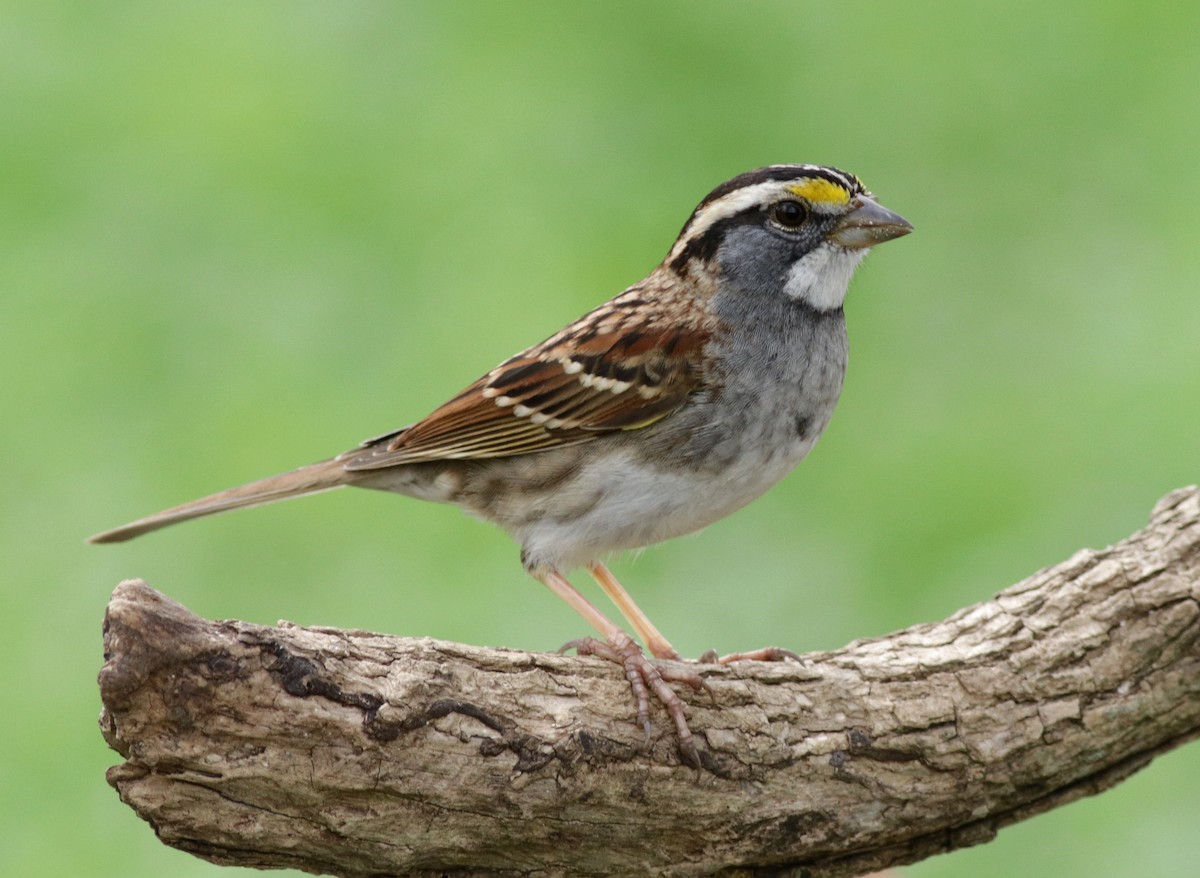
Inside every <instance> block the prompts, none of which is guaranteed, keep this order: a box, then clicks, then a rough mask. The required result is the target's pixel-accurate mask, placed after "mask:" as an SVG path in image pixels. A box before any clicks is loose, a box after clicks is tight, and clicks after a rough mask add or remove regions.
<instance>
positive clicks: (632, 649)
mask: <svg viewBox="0 0 1200 878" xmlns="http://www.w3.org/2000/svg"><path fill="white" fill-rule="evenodd" d="M568 649H574V650H575V651H576V652H577V653H578V654H579V655H594V656H599V657H600V658H604V659H608V660H609V661H610V662H615V663H616V664H618V665H620V666H621V667H622V668H623V669H624V671H625V679H626V680H628V681H629V686H630V688H631V689H633V697H634V699H635V700H636V702H637V722H638V725H640V726H641V727H642V730H643V731H644V732H645V734H646V738H647V740H648V739H649V737H650V693H651V692H653V693H654V697H655V698H657V699H658V701H659V703H660V704H662V706H663V707H664V708H665V709H666V711H667V714H668V715H669V716H670V717H671V719H672V720H673V721H674V723H675V731H676V735H677V737H678V739H679V752H680V754H681V755H682V756H683V759H684V761H685V762H687V763H688V764H689V765H691V766H692V767H694V768H699V767H700V754H699V753H698V752H697V750H696V742H695V740H694V739H693V737H692V730H691V729H689V728H688V724H687V715H686V714H685V713H684V705H683V699H681V698H680V697H679V696H678V695H677V694H676V692H675V690H674V689H672V688H671V687H670V686H668V685H667V683H668V682H670V683H686V684H687V685H688V686H691V687H692V689H694V690H695V691H697V692H700V691H708V692H709V693H710V694H711V691H712V690H711V689H709V686H708V684H707V683H706V682H704V679H703V678H702V677H700V675H699V674H695V673H692V672H690V671H686V672H684V671H672V670H668V669H666V668H661V667H659V666H658V665H657V664H655V662H654V661H652V660H651V659H649V658H647V657H646V654H645V653H643V652H642V650H641V647H639V646H638V645H637V644H636V643H634V641H633V638H631V637H629V636H628V635H621V636H619V637H614V638H613V639H612V640H609V641H604V640H597V639H596V638H594V637H583V638H580V639H579V640H572V641H570V642H569V643H565V644H563V646H562V647H561V649H560V650H559V652H563V651H566V650H568Z"/></svg>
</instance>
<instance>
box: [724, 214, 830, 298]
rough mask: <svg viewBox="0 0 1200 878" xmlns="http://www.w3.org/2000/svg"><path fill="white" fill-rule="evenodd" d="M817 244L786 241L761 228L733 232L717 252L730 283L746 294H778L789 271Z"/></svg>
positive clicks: (802, 241)
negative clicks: (797, 260)
mask: <svg viewBox="0 0 1200 878" xmlns="http://www.w3.org/2000/svg"><path fill="white" fill-rule="evenodd" d="M815 244H816V241H815V240H814V241H807V240H806V238H803V237H802V238H784V237H782V236H781V235H778V234H774V233H772V232H770V231H769V230H767V229H765V228H763V227H762V226H757V225H747V226H738V227H735V228H732V229H730V230H729V232H728V233H727V234H726V235H725V239H724V240H723V241H722V242H721V246H720V249H718V250H717V262H718V264H720V266H721V269H722V271H723V273H724V276H725V279H726V281H727V282H728V283H729V284H731V285H732V286H733V287H735V288H736V289H738V290H740V291H742V292H754V293H767V294H774V293H775V292H778V291H780V290H782V289H783V284H784V283H785V282H786V280H787V275H788V270H789V269H790V268H791V266H792V264H793V263H794V262H795V261H796V259H798V258H799V257H800V256H801V255H802V254H803V253H805V252H807V251H808V250H809V249H811V248H812V247H813V246H815Z"/></svg>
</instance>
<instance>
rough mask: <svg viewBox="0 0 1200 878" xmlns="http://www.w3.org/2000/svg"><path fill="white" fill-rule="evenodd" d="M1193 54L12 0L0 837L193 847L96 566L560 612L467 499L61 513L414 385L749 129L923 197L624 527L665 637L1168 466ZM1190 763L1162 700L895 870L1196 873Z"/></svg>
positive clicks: (629, 574) (176, 866)
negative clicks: (155, 783)
mask: <svg viewBox="0 0 1200 878" xmlns="http://www.w3.org/2000/svg"><path fill="white" fill-rule="evenodd" d="M1198 85H1200V6H1191V5H1190V4H1182V5H1181V4H1170V5H1168V4H1161V5H1138V6H1136V7H1135V6H1133V5H1130V4H1126V3H1087V4H1078V5H1076V6H1072V5H1070V4H1066V5H1064V4H1053V5H1051V4H1046V3H1045V2H1026V3H1016V4H1008V5H1006V6H1005V7H1004V8H1003V9H999V8H996V9H993V8H990V7H988V6H985V5H983V4H978V5H970V4H963V3H957V2H955V3H941V4H933V3H919V2H918V3H908V4H868V3H848V4H847V3H839V4H834V3H820V4H815V3H798V2H788V3H783V2H774V3H757V4H733V3H725V2H687V3H684V2H671V3H654V4H645V3H608V4H604V5H600V4H595V5H587V6H584V5H578V6H575V5H571V4H566V3H520V4H505V5H502V4H483V3H480V4H453V3H428V4H400V3H378V2H376V3H354V4H334V3H316V2H303V3H281V2H260V3H252V4H234V3H195V2H179V3H171V4H162V3H148V2H126V3H122V4H91V3H73V4H72V3H57V2H37V3H31V2H27V3H24V4H20V3H18V4H8V5H7V6H6V9H5V11H4V12H2V13H0V113H2V115H3V118H4V120H5V125H4V128H5V131H4V136H3V137H2V138H0V179H2V180H3V195H2V196H0V228H2V231H3V257H2V258H0V288H2V290H3V298H2V300H0V302H2V304H0V307H2V309H3V310H2V315H0V316H2V319H0V357H3V367H4V375H5V376H6V380H5V381H4V383H3V389H2V390H0V394H3V411H4V412H5V426H4V429H3V431H0V452H2V453H3V456H4V460H5V461H6V465H7V470H6V475H5V479H4V481H5V483H6V485H5V489H4V492H3V500H2V503H0V524H2V526H0V556H2V557H3V558H4V567H5V577H4V582H3V585H2V588H3V602H4V603H3V613H4V618H5V622H6V626H5V627H6V635H5V638H4V650H5V664H6V666H7V667H8V668H9V672H8V678H7V682H6V684H5V686H4V689H3V691H4V697H5V700H6V710H5V713H6V719H5V722H4V724H3V727H2V731H0V736H3V749H4V754H5V755H4V758H3V760H0V789H2V790H3V792H2V793H0V796H2V801H0V807H2V809H3V814H2V815H0V816H2V818H3V819H0V863H2V864H3V867H4V868H3V871H4V873H5V874H8V875H34V874H46V875H50V874H53V875H122V876H131V875H138V876H141V875H146V876H150V875H165V874H170V875H172V876H193V875H194V876H212V875H216V874H218V871H217V867H215V866H211V865H209V864H207V863H204V862H201V861H199V860H195V859H192V858H191V857H189V856H187V855H185V854H182V853H178V852H175V851H173V850H169V849H167V848H166V847H164V846H162V845H161V844H160V843H159V842H158V841H157V840H156V839H155V838H154V836H153V834H152V832H151V831H150V829H149V827H148V826H146V825H145V824H143V823H142V822H141V821H139V820H138V819H137V818H136V817H135V816H134V815H133V813H132V812H130V811H129V810H128V809H127V808H125V807H124V806H123V805H121V804H120V803H119V801H118V800H117V797H116V795H115V793H114V792H113V791H112V790H111V789H109V788H108V786H107V785H106V784H105V783H104V779H103V774H104V769H105V768H106V767H107V766H109V765H111V764H113V763H114V762H115V761H117V758H116V756H115V754H113V753H111V752H109V751H108V750H107V749H106V748H105V745H104V743H103V741H102V739H101V737H100V734H99V732H98V731H97V729H96V722H95V721H96V715H97V713H98V710H99V700H98V695H97V690H96V686H95V676H96V672H97V670H98V669H99V666H100V663H101V638H100V622H101V618H102V614H103V611H104V604H105V601H106V599H107V597H108V595H109V592H110V591H111V589H112V587H113V586H114V585H115V584H116V583H117V582H118V581H119V580H120V579H122V578H124V577H131V576H141V577H145V578H146V579H147V580H148V581H149V582H150V583H151V584H152V585H154V586H156V587H157V588H159V589H162V590H164V591H166V592H167V593H168V594H170V595H172V596H173V597H175V598H176V599H178V600H181V601H183V602H184V603H185V604H187V605H188V606H189V607H191V608H193V609H194V610H195V611H197V612H199V613H201V614H205V615H209V616H215V617H237V618H243V619H249V620H253V621H257V622H262V623H270V622H274V621H275V620H276V619H279V618H287V619H290V620H293V621H296V622H300V623H319V624H324V625H338V626H354V627H363V628H372V629H377V630H382V631H388V632H393V633H398V634H407V635H432V636H435V637H440V638H447V639H453V640H460V641H466V642H471V643H483V644H497V645H507V646H512V647H520V648H526V649H533V650H545V649H553V648H555V647H557V646H558V645H559V644H560V643H561V642H562V641H564V640H566V639H568V638H571V637H574V636H577V635H580V634H583V633H586V631H585V629H584V627H583V623H582V622H580V620H578V619H577V618H576V617H575V616H574V615H573V614H572V613H571V612H570V611H569V610H568V609H567V608H566V607H565V606H563V605H561V604H560V603H559V602H557V601H556V600H554V599H553V598H552V597H551V596H550V595H549V594H548V593H546V592H545V589H543V588H542V587H541V586H539V585H537V584H536V583H534V582H532V581H530V580H528V579H527V578H526V577H525V575H524V573H523V572H522V571H521V568H520V565H519V563H518V559H517V550H516V549H515V547H514V546H513V545H512V544H511V543H510V542H509V541H508V540H507V538H506V537H505V536H504V535H503V534H501V533H499V532H497V531H494V530H492V529H490V528H488V527H486V526H482V525H480V524H477V523H473V522H471V521H469V520H467V519H465V518H464V517H463V516H462V515H461V514H460V513H458V512H457V511H456V510H454V509H451V508H443V507H435V506H430V505H424V504H420V503H417V502H415V501H410V500H405V499H401V498H394V497H388V496H385V495H378V494H374V493H372V492H339V493H335V494H329V495H323V496H321V497H318V498H313V499H309V500H305V501H303V502H299V503H293V504H284V505H283V506H277V507H273V508H271V509H264V510H255V511H250V512H243V513H239V514H237V515H234V516H231V517H226V518H222V519H212V520H208V521H205V522H201V523H196V524H191V525H188V526H187V527H184V528H180V529H177V530H171V531H167V532H165V533H162V534H159V535H155V536H153V537H150V538H147V539H145V540H139V541H136V542H133V543H129V544H125V545H121V546H115V547H111V546H106V547H95V546H85V545H83V542H82V540H83V538H84V537H85V536H86V535H87V534H89V533H92V532H94V531H97V530H99V529H102V528H106V527H110V526H113V525H116V524H120V523H122V522H124V521H127V520H129V519H131V518H134V517H138V516H140V515H143V514H146V513H149V512H152V511H155V510H158V509H160V508H162V507H164V506H168V505H173V504H174V503H176V502H179V501H182V500H186V499H190V498H192V497H195V496H198V495H200V494H204V493H208V492H210V491H213V490H216V489H220V488H224V487H227V486H229V485H232V484H236V483H239V482H242V481H245V480H248V479H251V478H254V477H258V476H262V475H266V474H269V473H272V472H275V471H279V470H282V469H287V468H290V467H292V466H294V465H298V464H301V463H306V462H309V461H312V460H316V459H319V458H322V457H325V456H327V455H329V454H331V453H335V452H338V451H341V450H343V449H344V448H346V447H349V446H351V445H353V444H354V443H355V442H357V441H358V440H360V439H362V438H364V437H367V436H371V435H374V434H376V433H379V432H382V431H384V430H388V429H390V428H394V427H397V426H400V425H402V424H404V423H407V422H408V421H410V420H412V419H414V418H416V417H419V416H421V415H423V414H425V413H426V412H428V411H429V410H430V409H431V408H432V407H434V406H435V405H437V404H438V403H439V402H441V401H442V400H443V399H445V398H446V397H447V396H448V395H450V394H451V393H453V392H455V391H457V390H458V389H459V388H460V387H462V386H463V385H464V384H466V383H467V382H469V381H470V380H472V379H474V378H475V377H477V376H478V375H479V374H481V373H482V372H483V371H485V370H486V369H488V368H490V367H491V366H492V365H494V364H495V363H496V362H498V361H499V360H501V359H503V358H504V357H505V356H507V355H508V354H510V353H512V352H514V351H516V350H518V349H520V348H521V347H524V346H525V345H527V344H530V343H532V342H534V341H537V340H540V339H541V338H543V337H545V336H546V335H548V334H549V333H551V332H552V331H554V330H556V329H557V328H558V327H559V326H560V325H561V324H563V323H564V322H565V321H567V320H569V319H571V318H574V317H576V316H577V315H579V314H580V313H582V312H583V311H585V310H586V309H588V308H590V307H591V306H593V305H594V304H597V303H599V302H600V301H602V300H603V299H606V298H608V297H609V296H611V295H613V294H615V293H616V292H617V291H619V290H620V289H622V288H623V287H624V286H625V285H627V284H629V283H632V282H634V281H636V280H638V279H639V278H641V277H642V276H643V274H644V273H645V272H646V271H647V270H648V269H650V268H651V267H652V266H653V265H655V264H656V263H657V261H658V260H659V259H660V258H661V257H662V255H663V254H664V253H665V251H666V249H667V247H668V246H669V245H670V243H671V241H672V239H673V238H674V235H675V233H676V232H677V230H678V228H679V227H680V225H681V224H682V223H683V221H684V219H685V218H686V217H687V215H688V213H689V211H690V210H691V209H692V207H693V206H694V205H695V203H696V201H697V200H699V198H700V197H701V196H703V195H704V194H705V192H707V191H708V189H709V188H710V187H712V186H713V185H715V184H716V183H719V182H721V181H722V180H724V179H726V178H728V177H730V176H732V175H734V174H736V173H738V172H740V171H743V170H746V169H748V168H751V167H755V166H758V165H762V164H767V163H771V162H793V161H799V162H825V163H830V164H836V165H840V166H843V167H845V168H847V169H850V170H852V171H854V172H856V173H858V174H859V175H861V176H862V177H863V178H864V179H865V180H866V182H867V184H868V185H869V186H870V187H871V188H873V189H874V190H875V192H876V193H877V194H878V195H879V197H880V199H881V200H882V201H883V203H884V204H886V205H887V206H889V207H891V208H893V209H895V210H898V211H900V212H902V213H903V214H904V215H905V216H906V217H908V218H909V219H910V220H911V221H912V222H913V223H914V225H915V226H916V228H917V232H916V233H915V234H914V235H913V236H911V237H909V238H906V239H904V240H903V241H900V242H897V243H895V244H889V245H888V246H887V247H885V248H881V249H880V251H879V252H877V253H875V254H874V255H873V256H872V257H871V259H870V260H869V261H868V264H867V265H866V267H865V268H864V269H863V270H862V271H861V272H860V274H859V277H858V279H857V280H856V282H855V284H854V287H853V289H852V290H851V295H850V298H849V301H848V304H847V313H848V320H849V324H850V334H851V341H852V345H853V351H854V353H853V356H852V363H851V370H850V375H849V378H848V382H847V386H846V391H845V394H844V396H843V401H842V404H841V407H840V408H839V410H838V413H837V415H836V417H835V418H834V420H833V424H832V426H831V427H830V429H829V431H828V432H827V434H826V436H825V438H824V440H823V441H822V443H821V445H820V447H819V448H818V449H817V450H816V451H815V452H814V454H813V455H812V456H811V457H810V459H809V460H808V461H807V462H806V463H805V464H804V465H803V466H802V467H800V469H799V470H798V471H797V472H796V473H795V474H794V475H793V476H792V477H790V478H789V479H787V480H786V482H785V483H784V484H782V485H780V486H779V487H778V488H777V489H775V490H774V491H772V492H771V493H770V494H769V495H768V496H767V497H765V498H764V499H762V500H761V501H759V502H757V503H756V504H754V505H752V506H751V507H749V508H748V509H746V510H745V511H743V512H741V513H740V514H738V515H736V516H734V517H733V518H732V519H729V520H727V521H724V522H721V523H719V524H717V525H715V526H713V527H712V528H710V529H709V530H708V531H706V532H705V533H704V534H703V535H702V536H700V537H698V538H690V539H682V540H678V541H675V542H673V543H671V544H668V545H666V546H663V547H660V548H656V549H653V550H650V551H647V552H645V553H644V554H642V555H641V556H639V557H637V558H626V559H623V560H621V561H620V562H619V563H618V564H617V565H616V569H617V571H618V574H619V575H621V576H622V577H623V578H624V579H625V581H626V582H627V583H628V584H629V585H630V586H631V588H632V590H633V591H634V592H635V594H636V595H637V596H638V598H639V600H640V601H641V603H642V606H643V607H644V608H645V609H646V611H647V612H648V613H649V614H650V616H651V617H652V618H654V619H655V620H656V621H657V622H658V624H659V626H660V627H662V629H663V630H664V632H665V633H666V634H667V635H668V636H669V637H670V638H671V639H672V640H673V641H674V642H675V644H676V645H677V646H678V647H679V648H680V649H682V650H683V651H684V652H685V653H688V654H692V655H695V654H698V653H699V652H701V651H703V650H704V649H707V648H709V647H716V648H718V649H720V650H731V649H736V648H739V647H752V646H757V645H761V644H764V643H779V644H783V645H786V646H791V647H794V648H798V649H821V648H831V647H837V646H840V645H842V644H845V643H846V642H848V641H850V640H852V639H854V638H858V637H864V636H869V635H877V634H882V633H885V632H887V631H890V630H893V629H896V628H900V627H903V626H906V625H909V624H911V623H915V622H920V621H925V620H930V619H936V618H941V617H943V616H945V615H947V614H948V613H950V612H951V611H953V610H955V609H957V608H959V607H961V606H964V605H966V604H969V603H972V602H975V601H978V600H981V599H985V598H987V597H989V596H990V595H992V594H993V593H994V592H996V591H997V590H999V589H1001V588H1003V587H1004V586H1006V585H1008V584H1010V583H1012V582H1014V581H1016V580H1018V579H1020V578H1022V577H1024V576H1026V575H1028V574H1030V573H1032V572H1033V571H1034V570H1035V569H1037V568H1038V567H1040V566H1043V565H1046V564H1051V563H1054V562H1057V561H1059V560H1062V559H1064V558H1065V557H1067V556H1068V555H1070V554H1071V553H1072V552H1074V551H1075V550H1076V549H1078V548H1080V547H1083V546H1094V547H1098V546H1103V545H1105V544H1107V543H1110V542H1112V541H1115V540H1117V539H1120V538H1121V537H1123V536H1125V535H1126V534H1128V533H1129V532H1130V531H1132V530H1134V529H1136V528H1137V527H1139V526H1140V525H1142V524H1143V523H1144V522H1145V520H1146V518H1147V515H1148V513H1149V511H1150V508H1151V506H1152V505H1153V503H1154V502H1155V500H1156V499H1157V498H1158V497H1159V496H1160V495H1162V494H1163V493H1165V492H1166V491H1168V490H1170V489H1172V488H1175V487H1178V486H1181V485H1185V484H1189V483H1192V482H1195V481H1196V480H1197V436H1198V431H1197V424H1198V416H1197V413H1198V411H1200V388H1198V382H1197V376H1200V352H1198V347H1200V346H1198V342H1197V339H1198V337H1200V297H1198V296H1197V278H1200V264H1198V263H1200V255H1198V254H1200V247H1198V246H1197V244H1196V241H1197V239H1198V238H1200V210H1198V209H1197V205H1200V169H1198V168H1197V164H1196V152H1197V143H1200V91H1198ZM1198 788H1200V747H1198V746H1196V745H1193V746H1191V747H1188V748H1184V749H1183V750H1181V751H1179V752H1176V753H1172V754H1170V755H1168V756H1166V757H1164V758H1163V759H1160V760H1159V761H1157V762H1156V763H1155V764H1154V765H1153V766H1152V767H1150V768H1149V769H1147V770H1146V771H1144V772H1142V773H1141V774H1139V775H1137V776H1136V777H1135V778H1133V779H1132V780H1131V781H1129V782H1128V783H1126V784H1124V785H1123V786H1121V787H1119V788H1118V789H1116V790H1114V791H1112V792H1109V793H1106V794H1105V795H1103V796H1101V797H1098V798H1096V799H1092V800H1088V801H1084V802H1080V803H1078V804H1075V805H1072V806H1070V807H1068V808H1064V809H1062V810H1059V811H1055V812H1054V813H1052V814H1049V815H1046V816H1042V817H1038V818H1037V819H1035V820H1033V821H1031V822H1029V823H1027V824H1023V825H1020V826H1017V827H1013V828H1010V829H1007V830H1005V831H1004V832H1003V833H1002V834H1001V835H1000V837H999V838H998V840H997V841H996V842H994V843H992V844H989V845H985V846H982V847H978V848H975V849H972V850H968V851H963V852H959V853H955V854H952V855H949V856H944V857H939V858H935V859H933V860H930V861H927V862H925V863H922V864H919V865H915V866H912V867H909V868H908V869H906V870H904V871H905V875H908V876H921V878H937V876H949V875H956V876H957V875H973V876H1010V875H1014V874H1022V875H1055V876H1060V878H1072V876H1080V878H1083V876H1087V878H1102V876H1128V875H1130V874H1150V875H1156V876H1176V875H1178V876H1184V875H1188V876H1191V875H1195V870H1196V863H1197V861H1198V860H1200V837H1198V836H1197V834H1196V827H1195V815H1196V813H1197V807H1198V806H1200V801H1198V794H1197V792H1196V790H1197V789H1198ZM226 874H228V873H226Z"/></svg>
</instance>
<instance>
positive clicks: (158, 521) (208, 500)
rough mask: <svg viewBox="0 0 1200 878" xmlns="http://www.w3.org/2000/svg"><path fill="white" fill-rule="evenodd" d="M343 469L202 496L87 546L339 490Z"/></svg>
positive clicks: (318, 468)
mask: <svg viewBox="0 0 1200 878" xmlns="http://www.w3.org/2000/svg"><path fill="white" fill-rule="evenodd" d="M347 476H348V474H347V472H346V468H345V466H344V464H343V463H342V462H341V461H338V460H336V459H334V460H323V461H321V462H320V463H314V464H312V465H310V466H302V467H300V469H295V470H292V471H291V472H287V473H281V474H280V475H277V476H270V477H269V478H265V479H260V480H259V481H257V482H251V483H250V484H248V485H242V486H241V487H238V488H230V489H229V490H227V491H221V492H220V493H218V494H213V495H211V496H209V497H201V498H200V499H199V500H193V501H192V502H190V503H184V504H183V505H182V506H176V507H174V508H173V509H166V510H164V511H162V512H158V513H156V514H154V515H149V516H147V517H146V518H139V519H138V520H137V521H132V522H130V523H129V524H126V525H123V526H121V527H117V528H113V529H112V530H106V531H104V532H103V533H98V534H96V535H95V536H91V537H88V542H89V543H119V542H123V541H124V540H129V539H132V538H133V537H136V536H141V535H142V534H144V533H149V532H150V531H152V530H158V529H159V528H160V527H167V526H168V525H171V524H177V523H179V522H181V521H190V520H191V519H193V518H200V517H202V516H205V515H215V514H217V513H218V512H227V511H229V510H230V509H245V508H248V507H250V506H260V505H262V504H264V503H274V502H275V501H277V500H287V499H288V498H289V497H301V496H303V495H305V494H316V493H318V492H320V491H328V490H330V489H331V488H340V487H341V486H342V485H346V484H348V483H349V479H348V477H347Z"/></svg>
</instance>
